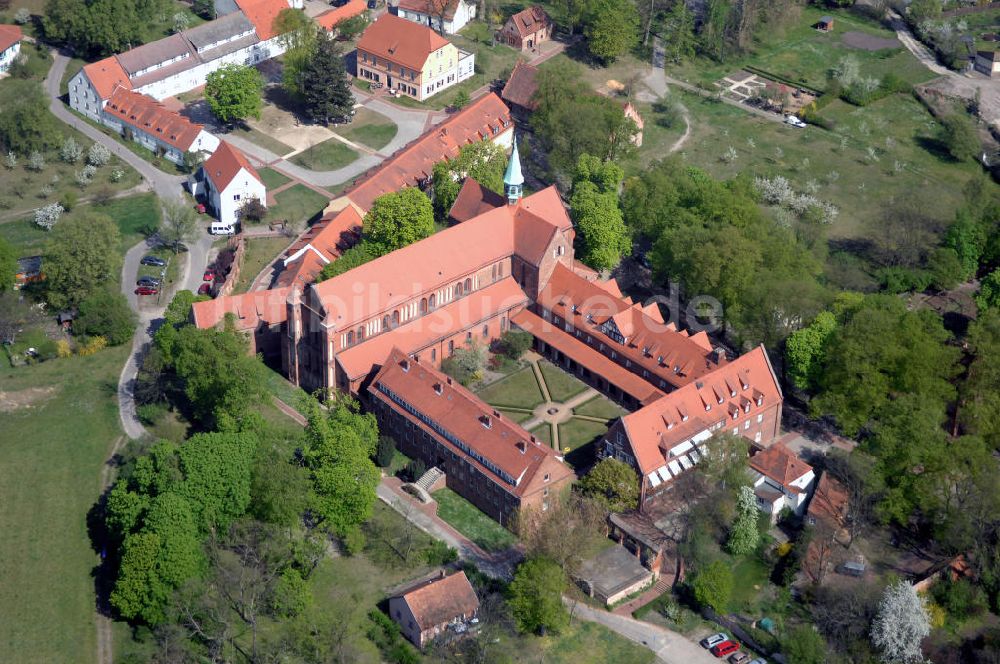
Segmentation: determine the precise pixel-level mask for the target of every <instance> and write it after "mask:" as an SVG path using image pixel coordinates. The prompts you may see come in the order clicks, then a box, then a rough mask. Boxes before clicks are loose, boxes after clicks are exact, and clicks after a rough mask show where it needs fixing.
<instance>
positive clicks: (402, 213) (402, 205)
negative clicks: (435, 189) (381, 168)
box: [362, 187, 434, 257]
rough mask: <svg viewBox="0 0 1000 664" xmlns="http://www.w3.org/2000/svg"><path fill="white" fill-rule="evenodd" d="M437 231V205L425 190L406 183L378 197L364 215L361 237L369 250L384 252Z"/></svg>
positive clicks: (374, 252) (378, 254)
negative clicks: (429, 198) (435, 224)
mask: <svg viewBox="0 0 1000 664" xmlns="http://www.w3.org/2000/svg"><path fill="white" fill-rule="evenodd" d="M433 233H434V209H433V208H432V207H431V202H430V200H428V198H427V196H426V195H424V193H423V192H422V191H420V190H419V189H417V188H415V187H407V188H405V189H402V190H400V191H397V192H393V193H389V194H383V195H382V196H379V197H378V198H376V199H375V202H374V203H372V207H371V209H370V210H368V214H366V215H365V221H364V227H363V234H362V238H363V241H364V243H365V247H366V249H367V251H368V252H370V253H371V254H372V255H373V256H375V257H377V256H383V255H385V254H387V253H389V252H391V251H395V250H396V249H400V248H402V247H405V246H407V245H409V244H413V243H414V242H416V241H417V240H422V239H424V238H425V237H430V235H432V234H433Z"/></svg>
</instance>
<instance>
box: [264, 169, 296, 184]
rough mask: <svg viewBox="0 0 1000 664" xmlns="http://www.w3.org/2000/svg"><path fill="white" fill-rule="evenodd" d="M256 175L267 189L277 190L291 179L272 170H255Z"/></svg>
mask: <svg viewBox="0 0 1000 664" xmlns="http://www.w3.org/2000/svg"><path fill="white" fill-rule="evenodd" d="M257 175H259V176H260V179H261V182H263V183H264V186H265V187H267V188H268V189H277V188H278V187H280V186H281V185H283V184H285V183H286V182H290V181H291V178H289V177H287V176H285V175H282V174H281V173H279V172H278V171H276V170H274V169H273V168H259V169H257Z"/></svg>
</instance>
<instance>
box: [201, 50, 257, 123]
mask: <svg viewBox="0 0 1000 664" xmlns="http://www.w3.org/2000/svg"><path fill="white" fill-rule="evenodd" d="M263 90H264V78H263V77H262V76H261V75H260V72H259V71H257V70H256V69H254V68H253V67H250V66H248V65H236V64H228V65H223V66H221V67H219V68H218V69H216V70H215V71H213V72H210V73H209V74H208V76H207V77H206V79H205V100H206V101H208V107H209V108H210V109H212V113H213V114H214V115H215V117H217V118H219V120H220V121H221V122H222V123H223V124H227V125H228V124H234V123H236V122H240V121H243V120H246V119H247V118H251V117H252V118H256V119H258V120H259V119H260V109H261V105H262V101H261V93H262V92H263Z"/></svg>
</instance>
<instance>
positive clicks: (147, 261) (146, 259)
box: [139, 256, 167, 267]
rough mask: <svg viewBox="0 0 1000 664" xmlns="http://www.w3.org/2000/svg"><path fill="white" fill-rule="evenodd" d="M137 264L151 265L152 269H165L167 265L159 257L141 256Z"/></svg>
mask: <svg viewBox="0 0 1000 664" xmlns="http://www.w3.org/2000/svg"><path fill="white" fill-rule="evenodd" d="M139 262H140V263H142V264H143V265H152V266H154V267H166V265H167V261H165V260H163V259H162V258H160V257H159V256H143V257H142V260H140V261H139Z"/></svg>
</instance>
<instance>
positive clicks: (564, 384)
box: [538, 360, 588, 403]
mask: <svg viewBox="0 0 1000 664" xmlns="http://www.w3.org/2000/svg"><path fill="white" fill-rule="evenodd" d="M538 368H539V369H541V370H542V378H544V379H545V386H546V387H547V388H548V389H549V396H550V397H552V400H553V401H557V402H560V403H561V402H564V401H569V400H570V399H572V398H573V397H575V396H576V395H578V394H580V393H582V392H584V391H586V390H587V389H588V386H587V384H586V383H584V382H583V381H582V380H580V379H579V378H577V377H576V376H573V375H572V374H570V373H568V372H566V371H563V370H562V368H560V367H557V366H556V365H554V364H552V363H551V362H548V361H546V360H542V361H541V362H539V363H538Z"/></svg>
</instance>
